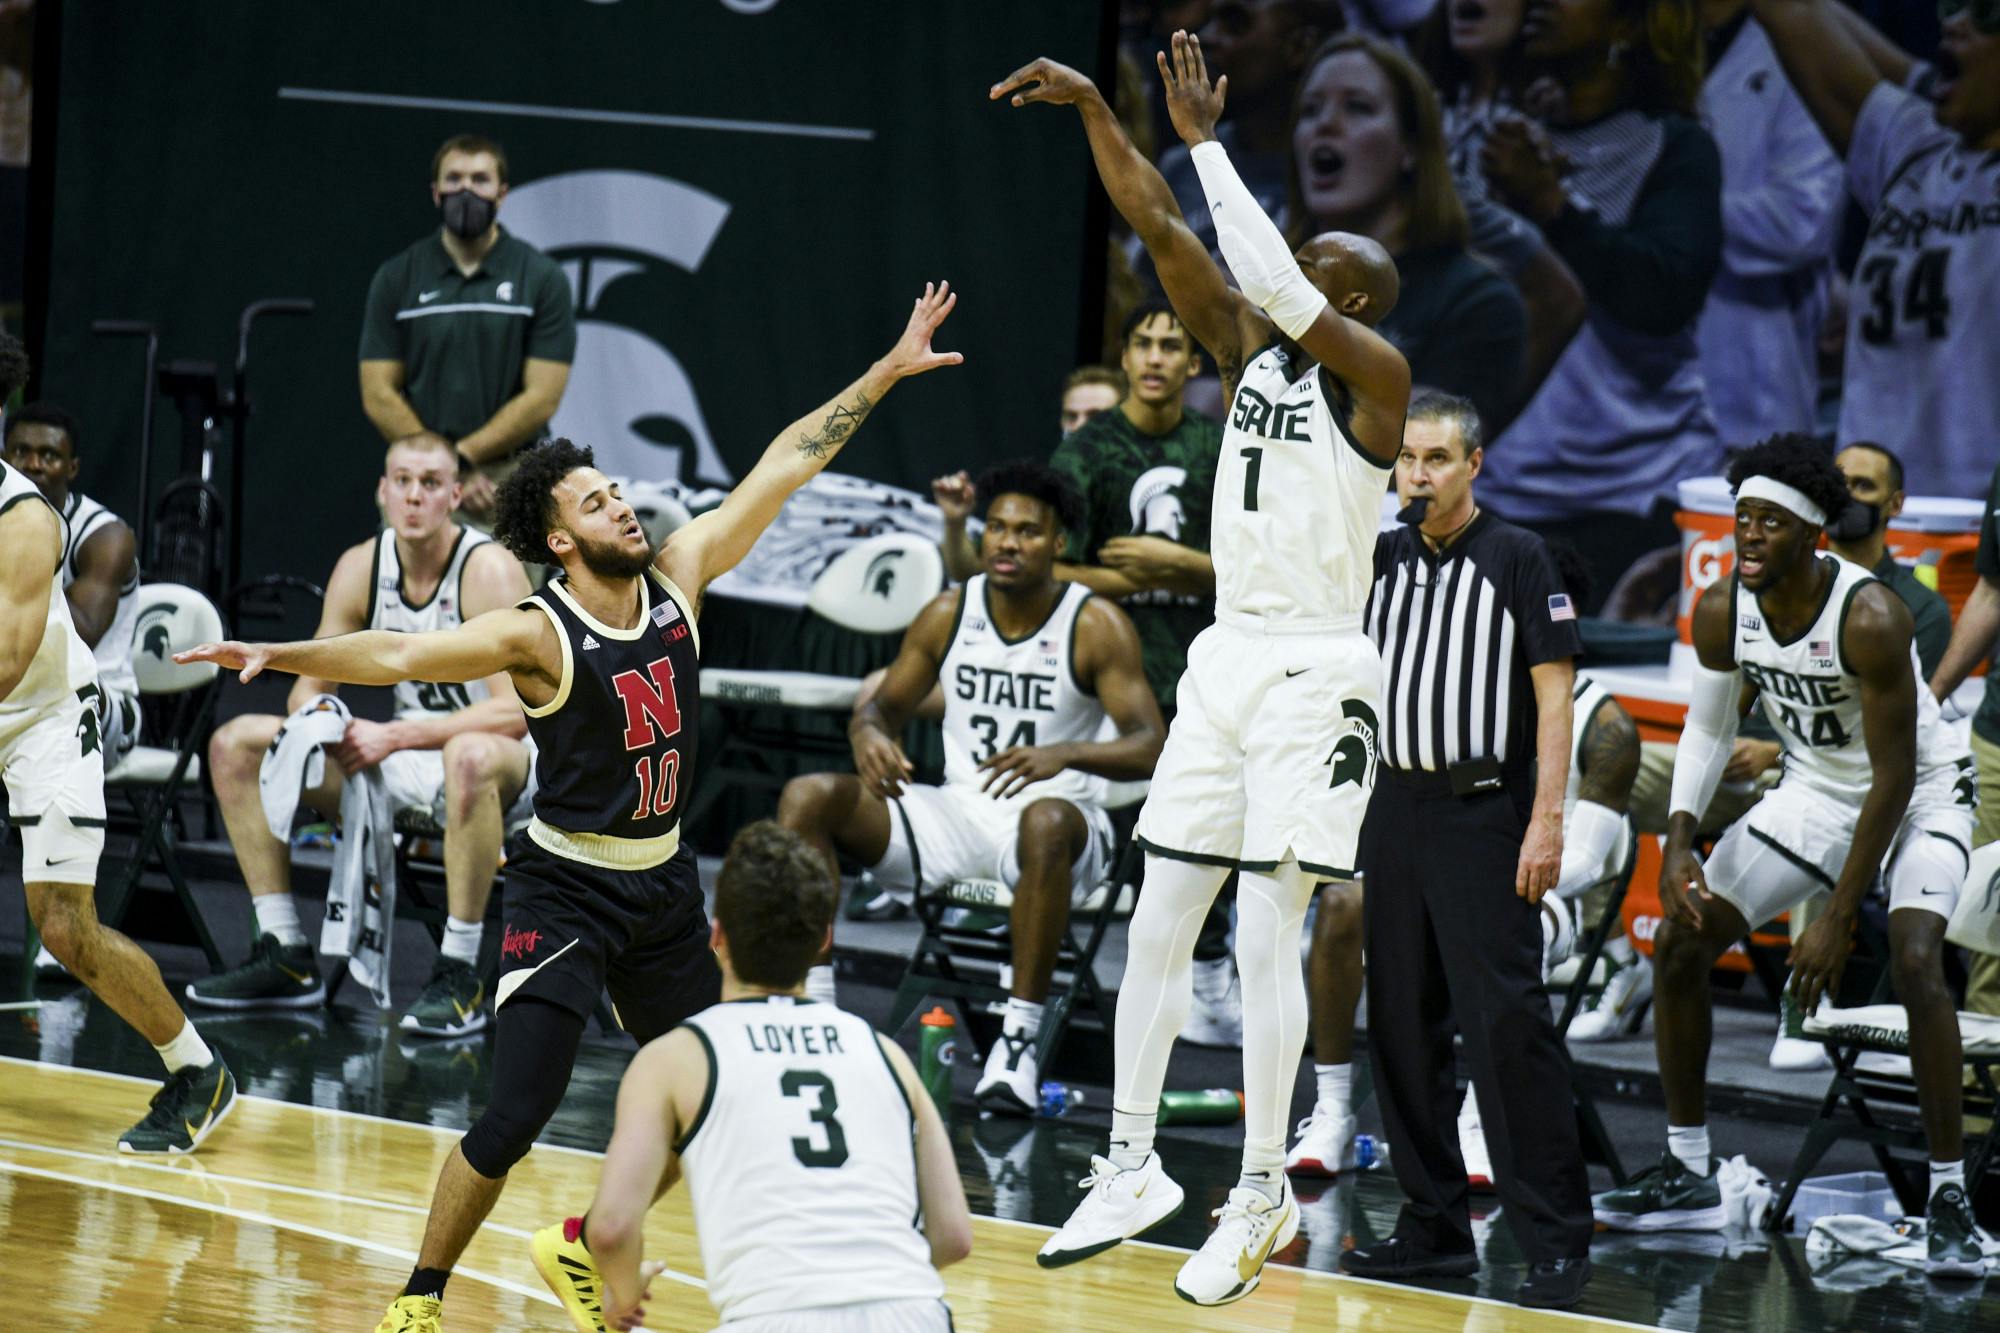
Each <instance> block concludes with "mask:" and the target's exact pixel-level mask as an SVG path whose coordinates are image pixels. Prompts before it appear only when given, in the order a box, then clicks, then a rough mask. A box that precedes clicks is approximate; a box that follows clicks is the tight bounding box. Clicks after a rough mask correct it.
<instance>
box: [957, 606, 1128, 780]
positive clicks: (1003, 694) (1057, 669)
mask: <svg viewBox="0 0 2000 1333" xmlns="http://www.w3.org/2000/svg"><path fill="white" fill-rule="evenodd" d="M1058 586H1060V587H1061V588H1062V595H1061V596H1059V597H1058V598H1056V604H1055V609H1054V610H1052V611H1050V612H1049V618H1048V619H1047V620H1045V621H1043V622H1042V624H1041V625H1040V627H1039V628H1037V629H1034V630H1032V631H1030V632H1029V633H1028V634H1027V635H1025V636H1024V637H1022V638H1019V639H1013V640H1009V639H1006V638H1004V637H1002V636H1001V633H1000V628H999V626H997V625H995V624H994V623H993V608H992V604H991V602H990V601H989V599H988V597H987V591H986V576H985V575H984V574H974V575H973V576H972V577H971V578H969V579H967V580H966V581H965V591H964V593H963V594H962V596H961V599H960V601H959V604H958V607H959V609H958V623H957V625H955V626H954V627H953V629H952V635H951V647H950V648H948V649H946V650H945V655H944V661H943V662H942V663H941V664H940V665H939V667H938V683H939V684H940V685H942V686H943V687H944V780H945V782H946V783H948V784H952V785H957V784H970V785H971V786H973V787H977V786H979V784H980V783H982V782H983V781H985V779H986V775H985V774H984V773H982V772H981V771H980V769H979V764H980V762H981V761H982V760H985V759H988V758H991V757H992V756H993V755H995V754H998V753H999V752H1000V751H1002V750H1006V749H1011V748H1013V747H1014V746H1017V745H1053V744H1056V743H1058V742H1061V741H1092V740H1097V739H1099V730H1100V728H1102V727H1103V725H1104V719H1105V714H1104V705H1103V704H1101V703H1099V702H1098V701H1097V697H1096V696H1095V695H1093V694H1090V693H1088V692H1087V691H1086V690H1084V688H1083V687H1082V686H1081V685H1078V684H1077V682H1076V671H1075V664H1076V621H1077V617H1078V616H1079V615H1081V614H1082V613H1083V604H1084V603H1085V602H1087V601H1089V600H1090V595H1091V594H1090V589H1088V588H1086V587H1084V586H1083V585H1082V584H1080V583H1067V584H1061V585H1058ZM1109 787H1110V782H1109V781H1108V780H1107V779H1105V778H1100V777H1097V776H1096V775H1094V774H1091V773H1079V772H1077V771H1076V770H1075V769H1065V770H1063V771H1062V772H1060V773H1058V774H1056V775H1055V776H1054V777H1052V778H1047V779H1045V780H1043V781H1041V782H1037V783H1033V784H1031V785H1030V786H1028V787H1027V788H1025V789H1024V790H1022V791H1020V792H1017V793H1016V794H1015V795H1013V796H1012V797H1009V798H1008V799H1009V800H1010V801H1015V802H1019V801H1038V800H1041V799H1042V798H1043V797H1047V796H1056V797H1061V798H1062V799H1064V800H1068V801H1090V802H1093V803H1095V804H1098V805H1102V804H1103V803H1104V800H1105V794H1106V792H1107V790H1108V789H1109Z"/></svg>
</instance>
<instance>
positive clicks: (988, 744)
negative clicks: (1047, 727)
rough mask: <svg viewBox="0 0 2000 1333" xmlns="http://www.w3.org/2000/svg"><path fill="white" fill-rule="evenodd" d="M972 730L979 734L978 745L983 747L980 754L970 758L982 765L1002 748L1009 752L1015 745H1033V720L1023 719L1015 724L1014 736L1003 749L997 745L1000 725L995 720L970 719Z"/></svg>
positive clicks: (986, 718) (983, 718)
mask: <svg viewBox="0 0 2000 1333" xmlns="http://www.w3.org/2000/svg"><path fill="white" fill-rule="evenodd" d="M972 729H973V730H974V731H976V732H978V733H979V743H980V744H981V745H982V746H984V747H985V749H984V750H983V751H982V752H981V753H979V754H976V755H974V756H972V757H973V759H975V760H976V761H978V762H979V763H982V764H983V763H985V762H986V761H987V760H988V759H991V758H992V757H993V756H994V755H996V754H998V753H1000V751H1001V750H1002V749H1003V748H1004V749H1008V750H1011V749H1013V748H1014V747H1015V746H1017V745H1033V744H1034V743H1035V720H1034V719H1033V718H1024V719H1022V720H1021V721H1020V722H1019V723H1018V724H1016V726H1015V727H1014V734H1013V735H1011V736H1009V737H1008V738H1007V744H1006V745H1005V746H1004V747H1003V746H1001V745H1000V744H999V741H1000V723H999V721H998V720H997V719H995V718H990V717H975V718H973V719H972Z"/></svg>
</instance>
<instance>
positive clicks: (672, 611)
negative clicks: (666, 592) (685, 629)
mask: <svg viewBox="0 0 2000 1333" xmlns="http://www.w3.org/2000/svg"><path fill="white" fill-rule="evenodd" d="M680 618H681V609H680V608H679V607H678V606H675V605H674V604H673V603H672V602H661V603H659V604H658V605H656V606H655V607H654V608H653V623H654V624H655V625H658V626H659V627H660V628H661V629H665V628H666V627H667V626H669V625H671V624H673V623H674V622H675V621H676V620H679V619H680Z"/></svg>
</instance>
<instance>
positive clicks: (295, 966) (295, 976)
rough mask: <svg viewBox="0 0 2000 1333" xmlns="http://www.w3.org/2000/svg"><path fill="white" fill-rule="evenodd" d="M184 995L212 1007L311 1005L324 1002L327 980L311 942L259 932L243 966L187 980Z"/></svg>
mask: <svg viewBox="0 0 2000 1333" xmlns="http://www.w3.org/2000/svg"><path fill="white" fill-rule="evenodd" d="M187 997H188V999H190V1000H192V1001H194V1002H195V1003H196V1004H205V1005H208V1006H209V1007H210V1008H212V1009H311V1008H314V1007H315V1006H318V1005H321V1004H324V1003H326V983H325V982H323V981H321V980H320V976H319V959H317V958H316V957H314V956H313V951H312V945H310V944H280V943H278V937H277V936H276V935H261V936H259V937H258V939H257V943H256V944H255V945H254V946H253V947H252V948H251V950H250V958H249V960H248V961H247V962H245V963H244V964H243V966H241V967H239V968H236V969H235V970H234V971H230V972H218V973H217V974H216V975H214V976H212V977H203V978H202V979H201V980H200V981H196V982H191V983H189V985H188V988H187Z"/></svg>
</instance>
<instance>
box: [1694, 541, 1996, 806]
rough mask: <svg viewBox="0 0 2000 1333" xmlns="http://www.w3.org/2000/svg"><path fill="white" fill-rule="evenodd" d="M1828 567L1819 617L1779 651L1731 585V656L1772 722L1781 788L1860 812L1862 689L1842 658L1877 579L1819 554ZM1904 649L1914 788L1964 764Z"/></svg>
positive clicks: (1864, 778)
mask: <svg viewBox="0 0 2000 1333" xmlns="http://www.w3.org/2000/svg"><path fill="white" fill-rule="evenodd" d="M1819 558H1820V560H1821V561H1824V562H1831V564H1832V565H1833V582H1832V585H1831V586H1830V587H1829V588H1828V589H1827V596H1826V601H1825V602H1824V603H1823V604H1822V605H1821V607H1820V610H1819V615H1818V616H1817V617H1815V618H1814V620H1813V622H1812V624H1811V625H1810V626H1808V627H1807V628H1806V630H1805V632H1803V633H1802V634H1800V635H1799V636H1798V637H1797V638H1796V639H1793V640H1791V641H1790V642H1789V643H1780V642H1779V641H1778V640H1777V638H1776V637H1774V636H1773V635H1772V633H1771V627H1770V625H1769V624H1768V623H1766V621H1765V618H1764V614H1763V607H1762V606H1761V604H1760V603H1759V602H1758V600H1757V598H1756V597H1755V596H1754V595H1750V594H1747V593H1746V592H1745V591H1744V590H1743V588H1742V586H1741V585H1740V584H1736V583H1734V582H1733V580H1734V575H1732V576H1731V578H1732V585H1731V586H1732V588H1733V590H1734V592H1735V606H1736V617H1735V619H1736V628H1735V653H1736V662H1737V665H1738V666H1740V667H1741V668H1742V670H1743V676H1744V679H1746V680H1748V681H1749V682H1750V683H1751V684H1752V685H1754V686H1756V687H1757V702H1758V706H1759V707H1761V708H1762V709H1763V710H1764V716H1765V717H1766V718H1768V719H1769V720H1770V723H1771V726H1772V728H1773V730H1775V731H1776V732H1777V733H1778V741H1779V743H1780V744H1781V745H1783V746H1784V751H1785V775H1784V779H1783V780H1784V781H1785V782H1798V783H1800V784H1802V785H1804V786H1807V787H1811V788H1813V789H1814V790H1816V791H1819V792H1821V793H1823V794H1825V795H1827V796H1831V797H1833V798H1834V799H1835V800H1838V801H1840V802H1842V803H1844V804H1848V805H1854V806H1857V807H1858V806H1859V805H1860V804H1861V800H1862V798H1863V797H1864V796H1866V795H1867V794H1868V788H1869V785H1870V784H1871V782H1872V781H1873V771H1872V770H1871V769H1870V767H1869V764H1868V745H1867V742H1866V740H1865V739H1864V738H1863V735H1862V730H1861V685H1860V682H1859V681H1858V680H1856V678H1855V676H1854V674H1853V673H1852V672H1851V671H1849V670H1848V667H1847V659H1846V654H1845V653H1844V652H1842V650H1841V628H1842V626H1844V625H1845V624H1846V623H1847V609H1848V607H1849V606H1851V605H1852V604H1853V602H1854V596H1855V594H1856V593H1858V592H1859V591H1860V590H1861V589H1862V588H1863V587H1864V586H1865V585H1867V584H1870V583H1874V582H1876V579H1875V576H1874V575H1872V574H1870V573H1869V572H1868V571H1867V570H1865V569H1863V568H1862V567H1861V566H1859V565H1857V564H1854V563H1852V562H1850V561H1846V560H1842V559H1841V558H1840V557H1838V556H1834V555H1827V554H1824V553H1822V554H1821V555H1820V557H1819ZM1916 651H1917V650H1916V646H1915V644H1912V645H1911V647H1910V663H1911V675H1912V676H1913V677H1914V685H1913V688H1914V689H1915V690H1916V692H1917V780H1918V781H1919V782H1921V781H1922V780H1923V779H1924V778H1925V777H1926V776H1928V775H1930V774H1931V773H1933V772H1934V771H1935V770H1938V769H1942V768H1949V767H1951V766H1953V765H1955V764H1956V763H1957V762H1958V761H1959V760H1960V759H1963V758H1965V757H1966V755H1967V753H1968V751H1967V749H1966V746H1965V743H1964V742H1962V741H1960V740H1959V739H1958V738H1957V736H1956V735H1955V734H1954V733H1953V732H1952V731H1951V730H1950V728H1948V727H1946V726H1945V724H1944V719H1943V717H1942V716H1941V715H1940V714H1939V712H1938V706H1937V700H1936V699H1934V698H1932V697H1931V692H1930V690H1929V688H1928V687H1927V686H1926V685H1925V684H1924V673H1923V671H1922V670H1921V669H1920V668H1919V667H1918V666H1917V664H1916Z"/></svg>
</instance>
